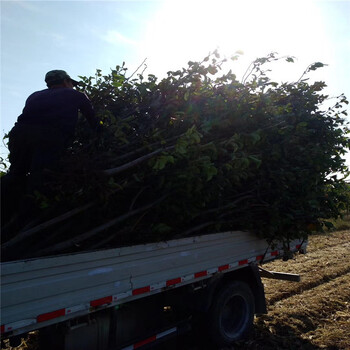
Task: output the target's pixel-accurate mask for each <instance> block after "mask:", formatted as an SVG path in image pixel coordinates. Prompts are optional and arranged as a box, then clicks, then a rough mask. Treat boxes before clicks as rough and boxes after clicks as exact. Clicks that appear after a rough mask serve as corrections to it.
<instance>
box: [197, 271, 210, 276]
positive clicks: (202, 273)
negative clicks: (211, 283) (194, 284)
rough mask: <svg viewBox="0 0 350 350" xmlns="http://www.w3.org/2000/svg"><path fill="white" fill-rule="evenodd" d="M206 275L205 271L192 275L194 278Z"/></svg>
mask: <svg viewBox="0 0 350 350" xmlns="http://www.w3.org/2000/svg"><path fill="white" fill-rule="evenodd" d="M207 275H208V272H207V271H200V272H196V273H195V274H194V278H198V277H203V276H207Z"/></svg>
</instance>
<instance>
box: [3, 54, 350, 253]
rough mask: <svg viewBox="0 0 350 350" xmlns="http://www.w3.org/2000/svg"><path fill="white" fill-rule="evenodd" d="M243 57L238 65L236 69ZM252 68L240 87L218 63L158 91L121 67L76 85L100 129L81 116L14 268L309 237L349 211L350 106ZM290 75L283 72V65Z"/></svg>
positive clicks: (267, 62) (9, 246)
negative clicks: (223, 235)
mask: <svg viewBox="0 0 350 350" xmlns="http://www.w3.org/2000/svg"><path fill="white" fill-rule="evenodd" d="M236 58H237V57H233V59H236ZM282 59H283V60H284V61H287V62H286V63H284V64H286V65H288V64H290V63H288V62H293V58H291V57H285V58H278V57H277V56H276V55H275V54H269V55H268V56H266V57H263V58H259V59H257V60H255V61H254V62H253V63H252V64H251V66H250V67H249V68H248V70H247V72H246V74H245V75H244V77H243V79H242V80H241V81H238V80H237V78H236V76H235V75H234V74H233V73H232V72H231V71H229V72H228V73H227V72H226V73H223V71H224V70H223V69H224V67H225V62H226V59H221V58H220V56H219V54H218V53H217V52H214V53H212V54H210V55H209V56H208V57H206V58H205V59H204V60H203V61H202V62H189V63H188V67H187V68H183V69H181V70H178V71H170V72H168V73H167V77H166V78H163V79H161V80H158V79H157V77H156V76H154V75H150V74H149V75H147V76H144V75H145V74H144V72H142V73H140V72H136V73H134V74H132V75H131V76H129V77H128V74H127V68H125V66H124V64H123V65H122V66H117V67H116V68H115V69H113V70H112V71H111V72H110V73H109V74H107V75H103V74H102V72H101V71H100V70H97V72H96V76H95V77H80V78H81V84H80V87H81V91H85V92H86V94H87V95H88V96H89V97H90V99H91V101H92V103H93V105H94V108H95V110H96V113H97V116H98V118H99V120H101V130H99V132H98V133H97V134H96V132H95V131H94V130H91V129H90V127H89V125H88V124H87V123H86V121H85V120H84V118H81V120H80V121H79V125H78V127H77V133H76V138H75V140H74V142H73V143H72V145H71V147H70V148H69V149H68V150H67V152H66V154H65V155H64V157H63V158H62V161H61V164H60V171H59V172H50V173H49V174H47V175H48V176H47V178H48V180H47V183H46V189H45V191H44V193H37V194H36V195H37V203H38V206H39V207H40V208H41V209H40V211H39V212H38V213H37V215H36V217H35V218H33V221H32V222H31V223H29V224H27V225H26V226H25V227H22V229H21V230H20V231H19V232H17V233H16V235H15V236H12V237H11V238H9V239H8V240H7V242H3V253H5V255H4V256H5V257H8V259H15V258H27V257H35V256H47V255H52V254H61V253H69V252H76V251H86V250H93V249H105V248H111V247H121V246H125V245H131V244H132V245H134V244H140V243H147V242H155V241H163V240H169V239H176V238H182V237H188V236H191V235H200V234H210V233H216V232H224V231H233V230H243V231H253V232H256V233H257V234H258V235H260V236H261V237H263V238H265V239H266V240H267V241H268V242H269V243H271V244H273V242H275V241H283V242H285V244H286V247H287V246H288V242H290V240H292V239H295V238H306V237H307V235H308V234H309V233H310V232H311V231H313V230H318V229H321V228H322V227H324V226H329V225H330V223H329V222H328V220H329V219H332V218H337V217H338V216H339V215H341V212H342V210H343V208H344V196H343V190H342V189H343V188H344V186H346V185H345V183H344V181H343V180H341V178H344V177H345V175H346V172H347V168H346V166H345V164H344V160H343V158H342V156H343V155H344V154H345V152H346V150H347V149H348V148H349V146H350V142H349V138H348V136H347V135H348V129H347V128H346V122H345V120H344V119H343V117H344V116H345V115H346V111H345V109H344V107H345V104H347V103H348V102H347V100H346V98H345V96H344V95H340V96H338V97H337V98H334V99H333V100H332V101H333V102H334V103H333V107H325V106H324V103H325V101H326V100H329V98H328V96H325V95H323V94H322V90H323V89H324V87H325V86H326V85H325V83H324V82H314V83H309V82H308V74H309V73H310V72H311V71H313V70H316V69H317V68H320V67H322V66H323V64H322V63H320V62H317V63H314V64H312V65H310V66H309V67H307V69H306V71H305V72H304V74H303V75H302V77H301V78H300V79H299V80H297V81H295V82H292V83H276V82H274V81H272V80H271V79H270V78H269V77H268V76H267V71H268V70H267V69H265V67H266V66H268V67H269V68H270V67H271V65H272V66H273V63H274V61H277V60H282ZM287 68H288V67H287Z"/></svg>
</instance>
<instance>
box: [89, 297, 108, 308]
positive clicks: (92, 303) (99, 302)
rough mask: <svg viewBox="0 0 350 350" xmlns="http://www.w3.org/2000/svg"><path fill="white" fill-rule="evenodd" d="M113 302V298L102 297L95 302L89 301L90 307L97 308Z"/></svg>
mask: <svg viewBox="0 0 350 350" xmlns="http://www.w3.org/2000/svg"><path fill="white" fill-rule="evenodd" d="M112 301H113V297H112V296H109V297H104V298H100V299H96V300H92V301H90V306H99V305H104V304H109V303H111V302H112Z"/></svg>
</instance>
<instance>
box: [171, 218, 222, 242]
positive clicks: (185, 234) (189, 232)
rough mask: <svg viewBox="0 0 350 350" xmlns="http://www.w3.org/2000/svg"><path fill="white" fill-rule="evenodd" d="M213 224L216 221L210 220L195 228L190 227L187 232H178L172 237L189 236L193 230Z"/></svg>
mask: <svg viewBox="0 0 350 350" xmlns="http://www.w3.org/2000/svg"><path fill="white" fill-rule="evenodd" d="M212 224H215V221H209V222H205V223H204V224H200V225H198V226H195V227H193V228H190V229H189V230H187V231H185V232H181V233H178V234H177V235H175V236H173V238H172V239H177V238H181V237H186V236H189V235H190V234H192V233H193V232H196V231H199V230H202V229H203V228H205V227H207V226H210V225H212Z"/></svg>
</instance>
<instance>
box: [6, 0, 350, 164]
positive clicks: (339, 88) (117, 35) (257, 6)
mask: <svg viewBox="0 0 350 350" xmlns="http://www.w3.org/2000/svg"><path fill="white" fill-rule="evenodd" d="M0 5H1V62H0V66H1V94H0V97H1V100H0V105H1V126H0V132H1V134H0V136H1V138H2V137H3V135H4V134H5V133H7V132H9V131H10V129H11V128H12V127H13V125H14V123H15V121H16V119H17V117H18V116H19V115H20V114H21V111H22V109H23V107H24V103H25V100H26V99H27V97H28V96H29V95H30V94H31V93H33V92H34V91H38V90H42V89H45V88H46V85H45V82H44V77H45V74H46V72H48V71H50V70H52V69H63V70H66V71H67V72H68V74H69V75H70V76H71V77H72V78H74V79H77V78H78V76H79V75H81V76H92V75H94V73H95V71H96V69H101V70H102V72H105V73H108V72H109V71H110V69H111V68H114V67H115V66H116V65H120V64H122V62H125V64H126V67H128V69H129V70H128V72H130V74H131V73H132V72H133V71H134V70H135V69H136V68H137V67H139V66H140V65H141V64H142V62H143V61H144V60H145V59H146V61H145V63H144V64H143V65H142V68H141V69H142V70H143V69H144V68H146V71H145V74H147V73H148V74H155V75H156V76H158V77H160V78H161V77H163V76H165V75H166V72H167V71H169V70H177V69H180V68H182V67H186V65H187V62H188V61H190V60H191V61H196V60H201V59H203V58H204V57H205V56H206V55H207V54H208V53H209V52H211V51H213V50H215V49H217V48H218V49H219V52H220V53H221V54H222V55H226V56H228V57H229V56H230V55H232V54H234V53H235V52H236V51H237V50H240V51H243V52H244V54H243V55H242V56H241V57H240V59H239V60H238V61H235V62H233V63H232V67H228V68H231V69H232V70H233V72H234V73H235V74H237V76H238V77H240V76H242V75H243V73H244V71H245V70H246V68H247V66H248V65H249V63H250V62H251V61H252V60H254V59H255V58H257V57H261V56H264V55H266V54H268V53H269V52H278V53H279V54H280V55H282V56H283V55H290V56H294V57H296V63H294V64H290V63H285V64H283V65H278V66H276V67H275V68H274V70H273V72H272V74H273V77H274V80H275V81H278V82H282V81H283V82H286V81H296V80H298V79H299V77H300V76H301V74H302V73H303V72H304V70H305V69H306V67H307V66H308V65H309V64H311V63H313V62H316V61H320V62H323V63H325V64H327V66H326V67H324V68H322V69H318V70H317V71H315V72H313V73H312V74H311V75H310V79H311V80H322V81H325V82H326V84H327V90H325V93H327V94H328V95H330V96H338V95H340V94H341V93H344V94H345V95H346V96H347V97H348V99H350V83H349V78H350V21H349V18H350V0H349V1H345V0H343V1H342V0H293V1H289V0H265V1H264V0H244V1H241V0H198V1H197V0H169V1H167V0H152V1H147V0H141V1H136V0H124V1H117V0H116V1H87V0H80V1H63V0H61V1H26V0H22V1H18V0H12V1H1V2H0ZM145 64H146V65H147V67H146V66H145ZM349 114H350V110H349ZM349 120H350V118H349ZM6 154H7V150H6V148H5V147H4V146H1V154H0V155H1V156H2V157H6ZM346 159H347V165H348V166H350V155H349V156H347V158H346Z"/></svg>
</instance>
